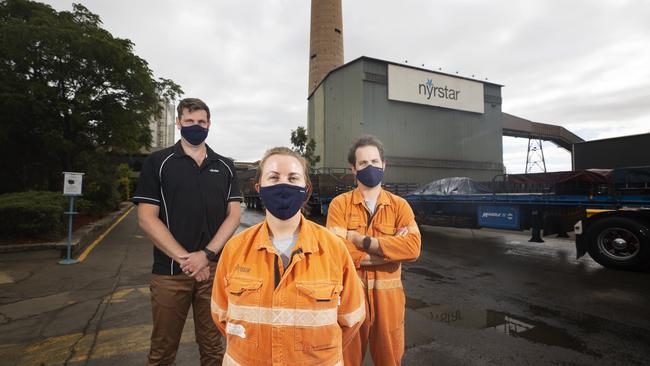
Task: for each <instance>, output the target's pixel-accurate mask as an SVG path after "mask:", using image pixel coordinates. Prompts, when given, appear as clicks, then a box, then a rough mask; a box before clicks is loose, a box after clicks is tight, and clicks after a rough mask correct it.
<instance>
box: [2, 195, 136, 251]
mask: <svg viewBox="0 0 650 366" xmlns="http://www.w3.org/2000/svg"><path fill="white" fill-rule="evenodd" d="M132 206H133V203H131V202H122V203H121V204H120V209H119V210H117V211H114V212H111V213H109V214H108V215H106V217H104V218H102V219H99V220H97V221H95V222H92V223H90V224H88V225H85V226H82V227H80V228H79V229H77V230H76V231H74V232H73V233H72V256H75V255H76V254H78V253H79V252H80V251H81V250H83V249H84V248H85V247H86V246H87V245H88V244H90V243H92V242H93V241H94V240H95V239H96V238H97V237H99V236H100V235H101V234H102V233H103V232H104V230H106V229H107V228H109V227H110V226H111V225H112V224H113V223H114V222H115V221H116V220H117V219H119V218H120V217H121V216H122V215H123V214H124V213H125V212H126V211H127V210H128V209H130V208H131V207H132ZM66 222H67V221H66ZM48 249H54V250H60V251H61V257H62V258H63V257H65V256H66V255H67V250H68V237H67V236H66V237H65V239H63V240H61V241H58V242H50V243H30V244H7V245H0V253H14V252H26V251H31V250H48Z"/></svg>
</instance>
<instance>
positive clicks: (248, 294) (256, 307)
mask: <svg viewBox="0 0 650 366" xmlns="http://www.w3.org/2000/svg"><path fill="white" fill-rule="evenodd" d="M261 288H262V281H261V280H258V279H251V278H243V277H230V278H226V292H227V293H228V315H227V323H226V336H227V340H228V342H229V343H230V342H233V343H234V344H237V343H240V342H242V343H247V344H251V345H254V346H257V345H258V342H259V336H260V321H262V319H260V317H261V316H262V315H263V314H264V312H262V311H260V310H261V309H260V301H261V298H260V291H261V290H260V289H261Z"/></svg>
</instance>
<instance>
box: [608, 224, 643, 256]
mask: <svg viewBox="0 0 650 366" xmlns="http://www.w3.org/2000/svg"><path fill="white" fill-rule="evenodd" d="M598 249H600V251H601V252H602V253H603V254H605V255H606V256H608V257H609V258H612V259H614V260H618V261H621V260H629V259H632V258H634V257H635V256H636V255H637V254H638V253H639V250H640V249H641V243H640V242H639V238H637V236H636V235H634V234H633V233H632V232H631V231H629V230H627V229H623V228H620V227H614V228H609V229H605V230H603V231H602V232H601V233H600V235H598Z"/></svg>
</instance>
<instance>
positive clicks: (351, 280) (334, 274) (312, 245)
mask: <svg viewBox="0 0 650 366" xmlns="http://www.w3.org/2000/svg"><path fill="white" fill-rule="evenodd" d="M363 298H364V296H363V289H362V284H361V281H359V278H358V276H357V275H356V274H355V268H354V264H353V263H352V259H351V258H350V255H349V254H348V251H347V249H346V247H345V245H344V243H343V242H342V241H341V240H340V239H339V238H338V237H336V236H335V235H333V234H332V233H331V232H329V231H328V230H327V229H325V228H324V227H322V226H320V225H317V224H315V223H313V222H310V221H308V220H306V219H305V218H304V217H302V218H301V221H300V231H299V234H298V238H297V241H296V245H295V247H294V250H293V253H292V258H291V262H290V263H289V265H288V266H287V268H286V270H285V269H284V268H283V265H282V260H281V259H279V256H278V253H277V251H276V249H275V247H274V246H273V243H272V242H271V239H270V236H269V230H268V225H267V223H266V220H265V221H263V222H262V223H260V224H257V225H255V226H252V227H250V228H248V229H247V230H245V231H243V232H241V233H240V234H238V235H236V236H235V237H233V238H232V239H230V240H229V241H228V243H227V244H226V246H225V247H224V249H223V253H222V254H221V258H220V260H219V263H218V265H217V270H216V275H215V278H214V285H213V288H212V319H213V320H214V322H215V324H216V325H217V327H218V328H219V330H220V331H221V332H222V333H223V334H224V335H225V336H226V337H227V340H228V345H227V348H226V354H225V355H224V365H229V364H231V365H238V364H239V365H297V364H301V365H338V364H342V362H343V360H342V357H343V355H342V352H343V347H344V346H346V345H347V344H348V343H349V342H350V341H351V340H352V338H353V336H354V335H355V334H356V333H357V332H358V330H359V327H360V326H361V323H362V320H363V319H364V317H365V304H364V300H363Z"/></svg>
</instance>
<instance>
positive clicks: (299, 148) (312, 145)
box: [291, 126, 320, 170]
mask: <svg viewBox="0 0 650 366" xmlns="http://www.w3.org/2000/svg"><path fill="white" fill-rule="evenodd" d="M291 145H293V151H295V152H297V153H298V154H300V155H301V156H302V157H304V158H305V159H307V163H308V164H309V169H310V170H313V169H314V167H315V166H316V164H317V163H318V162H319V161H320V155H314V153H315V151H316V142H315V141H314V139H311V138H308V137H307V129H305V128H304V127H303V126H298V128H297V129H295V130H291Z"/></svg>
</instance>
